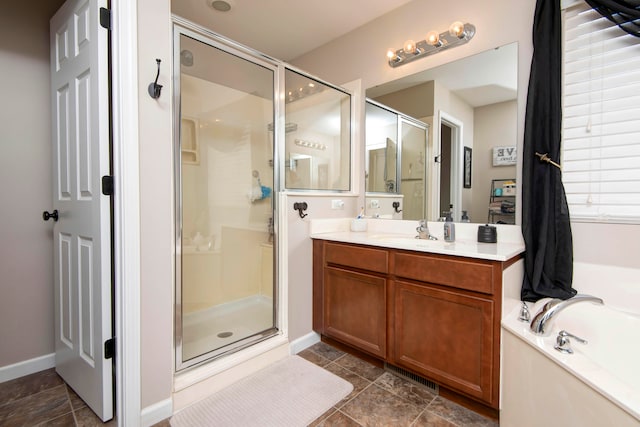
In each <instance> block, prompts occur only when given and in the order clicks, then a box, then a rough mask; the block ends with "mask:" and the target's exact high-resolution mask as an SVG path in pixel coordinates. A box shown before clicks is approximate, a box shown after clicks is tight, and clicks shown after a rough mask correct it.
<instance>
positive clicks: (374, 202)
mask: <svg viewBox="0 0 640 427" xmlns="http://www.w3.org/2000/svg"><path fill="white" fill-rule="evenodd" d="M369 206H370V207H371V209H380V200H371V201H370V202H369Z"/></svg>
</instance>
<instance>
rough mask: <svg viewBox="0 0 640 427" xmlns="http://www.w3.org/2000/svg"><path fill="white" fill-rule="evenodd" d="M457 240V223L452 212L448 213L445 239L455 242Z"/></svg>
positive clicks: (445, 224) (445, 223)
mask: <svg viewBox="0 0 640 427" xmlns="http://www.w3.org/2000/svg"><path fill="white" fill-rule="evenodd" d="M455 240H456V225H455V224H454V222H453V218H452V217H451V212H449V213H448V214H447V217H446V218H445V220H444V241H445V242H454V241H455Z"/></svg>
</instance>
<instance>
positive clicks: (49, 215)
mask: <svg viewBox="0 0 640 427" xmlns="http://www.w3.org/2000/svg"><path fill="white" fill-rule="evenodd" d="M51 218H53V220H54V221H58V209H54V210H53V212H51V213H49V212H47V211H44V212H42V219H43V220H45V221H49V219H51Z"/></svg>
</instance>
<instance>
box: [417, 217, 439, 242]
mask: <svg viewBox="0 0 640 427" xmlns="http://www.w3.org/2000/svg"><path fill="white" fill-rule="evenodd" d="M416 231H417V232H418V235H417V236H416V239H429V240H438V238H437V237H436V236H434V235H433V234H431V233H430V232H429V227H428V226H427V220H426V219H421V220H420V222H419V223H418V227H416Z"/></svg>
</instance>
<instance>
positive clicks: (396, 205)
mask: <svg viewBox="0 0 640 427" xmlns="http://www.w3.org/2000/svg"><path fill="white" fill-rule="evenodd" d="M391 206H393V209H394V210H395V211H396V213H400V212H402V209H400V202H393V203H391Z"/></svg>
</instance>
